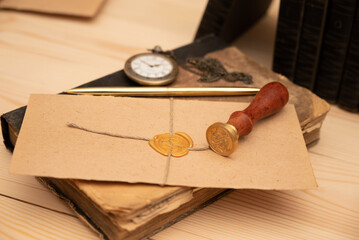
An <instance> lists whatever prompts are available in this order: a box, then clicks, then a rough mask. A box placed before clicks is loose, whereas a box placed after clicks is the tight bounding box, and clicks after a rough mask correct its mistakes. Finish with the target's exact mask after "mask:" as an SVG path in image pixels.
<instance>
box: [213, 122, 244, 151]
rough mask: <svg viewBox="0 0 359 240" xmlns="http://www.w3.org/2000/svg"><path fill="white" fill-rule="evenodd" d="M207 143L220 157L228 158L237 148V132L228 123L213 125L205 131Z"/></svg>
mask: <svg viewBox="0 0 359 240" xmlns="http://www.w3.org/2000/svg"><path fill="white" fill-rule="evenodd" d="M206 138H207V142H208V144H209V146H210V148H211V149H212V150H213V151H214V152H216V153H218V154H220V155H222V156H229V155H231V153H233V152H234V150H236V148H237V146H238V131H237V129H236V128H235V127H234V126H233V125H231V124H228V123H220V122H217V123H214V124H212V125H211V126H209V128H208V129H207V132H206Z"/></svg>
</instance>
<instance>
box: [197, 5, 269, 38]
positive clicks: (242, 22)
mask: <svg viewBox="0 0 359 240" xmlns="http://www.w3.org/2000/svg"><path fill="white" fill-rule="evenodd" d="M271 2H272V0H251V1H247V0H209V1H208V3H207V7H206V9H205V12H204V14H203V16H202V20H201V23H200V25H199V27H198V30H197V33H196V37H195V39H197V38H201V37H203V36H205V35H207V34H211V33H213V34H215V35H216V36H218V37H219V38H220V39H222V40H224V41H225V42H227V43H229V42H231V41H233V40H234V39H235V38H237V37H238V36H240V34H242V33H243V32H244V31H246V30H247V29H248V28H250V27H251V26H252V25H253V24H254V23H255V22H256V21H257V20H258V19H259V18H260V17H261V16H263V15H264V14H265V12H266V11H267V9H268V7H269V5H270V3H271Z"/></svg>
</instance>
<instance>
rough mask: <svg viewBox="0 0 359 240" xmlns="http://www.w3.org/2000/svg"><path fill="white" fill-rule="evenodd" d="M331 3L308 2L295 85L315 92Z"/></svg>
mask: <svg viewBox="0 0 359 240" xmlns="http://www.w3.org/2000/svg"><path fill="white" fill-rule="evenodd" d="M328 4H329V1H322V0H307V1H306V2H305V10H304V17H303V24H302V33H301V36H300V42H299V48H298V55H297V62H296V66H295V73H294V77H293V81H294V83H296V84H298V85H300V86H303V87H306V88H308V89H309V90H311V91H313V89H314V84H315V79H316V73H317V66H318V60H319V54H320V50H321V44H322V39H323V32H324V26H325V22H326V21H325V19H326V16H327V9H328Z"/></svg>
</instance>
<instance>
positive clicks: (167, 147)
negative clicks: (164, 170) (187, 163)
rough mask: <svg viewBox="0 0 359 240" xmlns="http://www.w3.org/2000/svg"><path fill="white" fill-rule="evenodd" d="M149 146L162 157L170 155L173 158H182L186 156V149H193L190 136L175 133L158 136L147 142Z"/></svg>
mask: <svg viewBox="0 0 359 240" xmlns="http://www.w3.org/2000/svg"><path fill="white" fill-rule="evenodd" d="M149 144H150V146H151V147H152V148H153V149H154V150H156V151H157V152H159V153H161V154H162V155H165V156H168V154H169V153H170V152H171V155H172V156H174V157H182V156H184V155H186V154H187V153H188V152H189V150H188V148H191V147H193V141H192V139H191V137H190V136H188V135H187V134H186V133H184V132H175V133H174V134H173V135H172V138H171V134H170V133H163V134H158V135H156V136H154V137H153V139H151V140H150V141H149Z"/></svg>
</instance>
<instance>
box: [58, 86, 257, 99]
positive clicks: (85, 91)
mask: <svg viewBox="0 0 359 240" xmlns="http://www.w3.org/2000/svg"><path fill="white" fill-rule="evenodd" d="M258 91H259V88H243V87H86V88H73V89H70V90H67V91H65V93H68V94H76V95H78V94H80V95H107V96H141V97H146V96H147V97H149V96H154V97H176V96H183V97H185V96H192V97H202V96H209V97H210V96H243V95H255V94H256V93H257V92H258Z"/></svg>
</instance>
